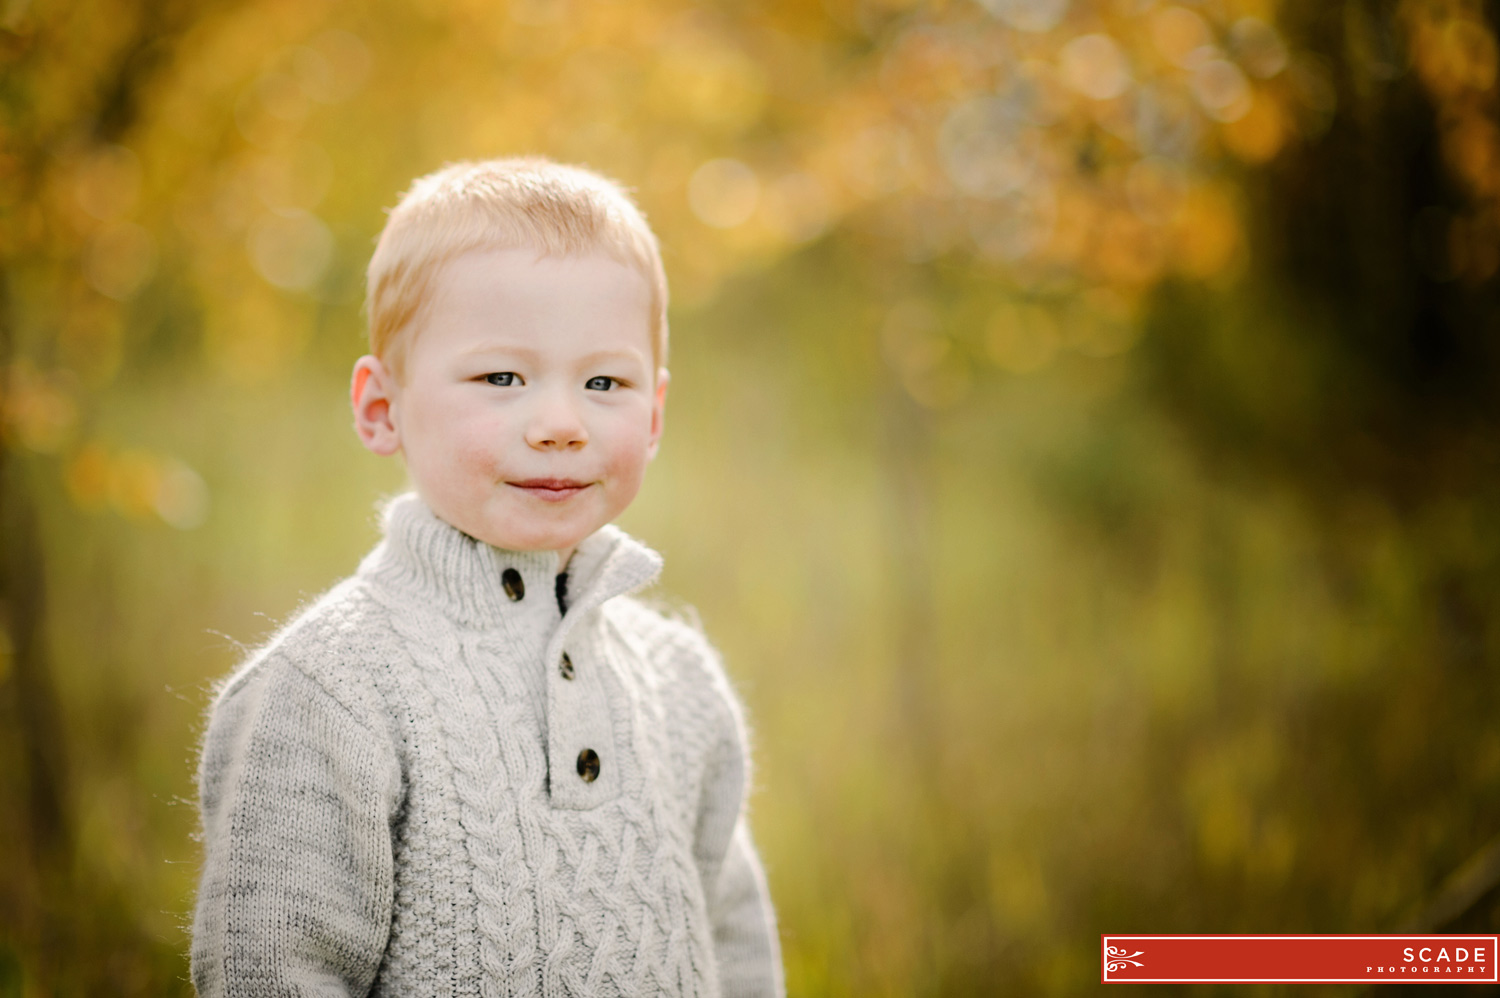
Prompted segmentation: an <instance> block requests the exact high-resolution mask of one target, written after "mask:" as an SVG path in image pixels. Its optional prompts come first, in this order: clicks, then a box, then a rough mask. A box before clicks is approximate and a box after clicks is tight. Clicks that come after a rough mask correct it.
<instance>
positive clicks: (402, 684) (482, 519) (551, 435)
mask: <svg viewBox="0 0 1500 998" xmlns="http://www.w3.org/2000/svg"><path fill="white" fill-rule="evenodd" d="M666 302H667V289H666V280H665V277H664V274H663V271H662V265H661V258H660V256H659V253H658V250H657V244H656V239H655V237H654V235H653V234H652V232H651V230H650V228H649V227H648V226H647V224H646V222H645V220H644V218H643V217H642V216H641V214H640V212H639V211H638V210H637V209H636V207H635V206H634V204H632V203H631V201H630V199H629V197H628V196H627V195H626V194H625V193H624V192H623V191H622V190H621V189H620V188H619V187H618V186H617V185H615V184H614V183H612V182H610V181H608V180H606V179H604V178H602V177H600V176H598V175H596V174H593V173H590V172H588V171H586V170H582V169H578V168H574V167H566V166H560V165H557V164H554V163H551V162H548V161H546V160H541V159H521V160H497V161H492V162H483V163H472V164H459V165H456V166H451V167H449V168H447V169H444V170H441V171H439V172H438V173H435V174H433V175H431V176H428V177H424V178H422V179H421V180H418V181H417V182H416V184H414V185H413V187H412V189H411V190H410V191H409V192H408V193H407V194H406V196H405V197H404V198H403V199H402V201H401V203H400V204H399V205H398V206H397V207H396V209H395V210H394V211H393V212H392V213H391V217H390V220H389V221H388V223H387V224H386V227H385V231H384V233H383V234H382V235H381V238H380V242H379V245H378V246H377V247H376V250H375V255H374V258H373V259H372V260H371V262H370V270H369V319H370V347H371V352H370V354H369V355H368V356H365V357H361V358H360V359H359V361H358V362H357V363H356V364H355V365H354V378H353V385H352V391H351V395H352V402H353V406H354V417H355V427H356V429H357V431H358V433H359V436H360V439H361V440H362V441H363V442H364V444H365V446H366V447H368V448H369V449H370V450H371V451H373V452H375V453H376V454H381V455H391V454H397V453H399V454H401V455H402V456H403V457H404V459H405V463H406V468H407V471H408V473H409V476H410V479H411V482H412V484H413V486H414V487H415V492H414V493H410V494H407V495H404V496H401V497H399V498H397V499H395V500H394V501H392V502H391V503H390V504H389V506H388V507H387V509H386V511H385V518H384V528H385V538H384V540H383V541H382V542H381V543H380V544H379V545H378V546H377V547H376V548H375V549H374V550H373V551H372V552H371V553H370V554H369V555H368V556H367V557H366V558H365V560H364V561H363V563H361V565H360V566H359V570H358V572H356V573H355V575H354V576H353V577H351V578H349V579H346V580H345V581H344V582H342V583H340V584H339V585H338V586H336V587H335V588H334V589H333V590H331V591H330V592H329V593H327V594H326V595H325V596H323V597H322V598H321V599H320V600H319V601H318V602H317V603H316V604H315V605H314V606H312V607H311V608H309V609H308V610H307V611H306V612H304V613H303V614H302V615H301V616H300V617H298V618H297V619H296V620H295V621H293V622H292V623H291V624H290V625H288V626H287V627H286V628H284V629H283V630H282V631H281V632H280V633H279V634H278V635H277V636H276V637H275V638H273V639H272V641H271V642H270V644H269V645H267V646H266V647H265V648H263V649H261V650H260V652H259V653H257V654H256V655H255V656H253V657H252V658H251V660H250V661H249V662H248V663H247V664H246V665H245V666H243V667H242V668H241V669H240V670H239V671H238V672H236V673H235V674H234V675H233V676H232V677H230V679H229V680H228V682H227V684H226V685H225V686H224V687H223V689H222V691H221V692H220V693H219V695H218V698H217V700H216V702H215V703H214V705H213V709H212V714H211V717H210V721H209V726H208V731H207V734H206V736H205V739H204V744H203V757H202V765H201V769H200V774H199V779H200V794H201V803H202V809H203V834H204V852H205V861H204V869H203V879H202V885H201V888H200V891H199V896H198V908H197V914H196V918H195V921H194V925H193V951H192V961H193V981H194V983H195V984H196V985H197V988H198V991H199V993H200V994H202V995H205V996H217V995H231V996H236V995H246V996H251V995H254V996H271V995H352V994H358V995H364V994H379V995H401V996H414V998H416V996H420V998H430V996H434V995H486V996H491V995H494V996H499V995H545V996H553V995H600V996H604V995H679V994H680V995H708V996H712V995H723V996H726V998H729V996H741V995H773V994H779V993H780V992H781V991H782V989H783V986H782V980H781V963H780V950H779V946H778V943H777V938H776V931H775V924H774V919H773V916H772V911H771V906H770V902H769V899H768V897H767V893H766V886H765V878H764V876H763V874H762V872H761V868H760V864H759V861H758V860H757V858H756V854H755V849H754V846H753V845H752V844H751V840H750V836H749V833H748V831H747V828H746V825H745V820H744V799H745V794H746V790H747V787H748V785H749V761H748V757H747V753H746V745H745V732H744V727H743V723H742V720H741V712H740V706H739V704H738V701H737V700H736V699H735V697H734V694H733V692H732V691H731V689H730V686H729V684H728V682H727V680H726V679H725V677H724V673H723V671H722V669H721V667H720V665H719V662H718V659H717V658H716V656H715V654H714V652H713V650H712V649H711V648H710V647H709V646H708V644H707V643H706V641H705V640H704V639H703V638H702V636H701V635H700V634H698V632H697V631H695V630H693V629H692V628H690V627H687V626H684V625H683V624H680V623H677V622H675V621H671V620H668V619H665V618H663V617H661V616H660V615H658V614H656V613H654V612H652V611H651V610H649V609H647V608H646V607H645V606H643V605H642V604H640V603H638V602H636V601H634V600H632V599H630V598H629V597H628V596H627V595H626V594H627V593H629V592H631V591H634V590H636V589H639V588H640V587H642V586H644V585H646V584H648V583H650V582H651V581H652V580H654V579H655V578H656V576H657V574H658V572H659V571H660V566H661V560H660V558H659V556H658V555H657V554H656V553H655V552H653V551H651V550H649V549H648V548H646V547H644V546H643V545H641V544H640V543H638V542H636V541H635V540H633V539H631V538H630V537H628V536H626V535H625V534H624V533H623V532H621V531H620V530H618V529H617V528H615V527H613V526H611V525H610V521H611V520H612V519H614V518H615V516H617V515H618V514H619V513H620V512H621V511H622V510H624V509H625V507H626V506H628V505H629V504H630V501H631V500H632V499H633V498H634V497H635V494H636V491H637V490H638V489H639V488H640V485H641V479H642V476H643V475H644V472H645V470H646V465H647V464H648V463H649V462H650V460H651V458H652V457H653V455H655V453H656V447H657V441H658V439H659V437H660V435H661V429H662V411H663V406H664V404H665V400H666V390H667V371H666V368H665V367H664V363H665V361H666V351H667V324H666Z"/></svg>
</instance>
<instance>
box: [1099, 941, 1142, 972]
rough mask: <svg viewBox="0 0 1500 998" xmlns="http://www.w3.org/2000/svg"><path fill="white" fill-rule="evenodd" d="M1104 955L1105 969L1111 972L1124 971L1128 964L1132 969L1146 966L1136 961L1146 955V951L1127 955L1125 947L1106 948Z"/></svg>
mask: <svg viewBox="0 0 1500 998" xmlns="http://www.w3.org/2000/svg"><path fill="white" fill-rule="evenodd" d="M1104 953H1105V957H1106V960H1105V965H1104V969H1105V970H1108V971H1111V972H1113V971H1116V970H1124V969H1125V965H1126V964H1127V963H1128V964H1130V965H1131V966H1132V967H1144V966H1145V964H1143V963H1141V962H1140V961H1139V960H1137V959H1136V957H1138V956H1143V955H1145V950H1137V951H1136V952H1134V953H1127V952H1125V947H1123V946H1106V947H1104Z"/></svg>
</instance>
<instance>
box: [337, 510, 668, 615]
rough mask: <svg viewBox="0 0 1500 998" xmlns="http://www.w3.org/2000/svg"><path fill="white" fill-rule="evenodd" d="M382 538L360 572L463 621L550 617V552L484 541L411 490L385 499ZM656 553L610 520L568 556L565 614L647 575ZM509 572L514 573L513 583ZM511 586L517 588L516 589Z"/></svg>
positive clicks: (650, 577) (652, 572)
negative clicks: (513, 548)
mask: <svg viewBox="0 0 1500 998" xmlns="http://www.w3.org/2000/svg"><path fill="white" fill-rule="evenodd" d="M382 522H383V526H384V530H385V539H384V540H382V541H381V543H380V544H379V545H377V546H376V548H375V550H373V551H371V552H370V554H369V555H368V556H366V558H365V560H364V562H363V563H362V564H361V565H360V574H361V575H366V576H370V577H373V578H376V579H379V580H380V581H381V582H383V583H385V584H387V585H391V586H393V587H395V588H397V589H399V590H401V591H403V592H405V593H408V594H410V595H411V596H413V597H416V598H418V599H421V600H423V601H424V602H426V603H428V604H429V605H432V606H434V607H435V608H436V609H438V610H440V611H441V612H442V613H443V614H444V615H445V616H448V617H451V618H452V619H454V620H456V621H458V622H459V623H461V624H464V625H466V626H469V627H476V628H487V627H493V626H495V625H496V624H498V623H500V622H501V621H502V620H510V621H511V622H512V623H519V621H518V620H516V619H515V618H517V617H526V618H530V617H533V616H534V617H537V618H538V622H539V623H541V622H543V621H542V619H541V618H543V617H546V618H550V621H551V622H553V623H556V622H557V621H558V618H559V610H558V607H557V599H556V595H555V594H556V588H555V587H556V581H557V569H558V564H557V552H556V551H508V550H504V549H502V548H496V547H491V546H490V545H488V544H486V543H484V542H483V541H480V540H476V539H475V538H473V537H470V536H469V535H468V534H465V533H463V532H462V531H461V530H458V529H457V528H455V527H453V526H450V525H449V524H448V523H446V522H445V521H443V520H441V519H439V518H438V517H437V516H436V515H435V514H434V513H433V512H432V510H430V509H429V508H428V507H427V504H426V503H424V502H423V501H422V500H421V498H419V497H418V496H417V494H416V493H414V492H408V493H405V494H404V495H399V496H397V497H395V498H394V499H392V500H390V502H389V503H387V504H386V506H385V509H384V511H383V515H382ZM661 564H662V562H661V555H659V554H657V553H656V552H655V551H653V550H651V549H650V548H648V547H646V545H644V544H642V543H641V542H639V541H637V540H636V539H634V538H633V537H631V536H630V535H629V534H627V533H625V531H623V530H621V529H619V528H618V527H616V526H614V525H613V524H606V525H605V526H603V527H600V528H599V529H598V530H596V531H595V532H594V533H592V534H590V535H589V536H588V537H586V538H584V540H583V541H582V542H581V543H580V544H579V545H578V547H577V549H576V550H575V551H574V552H573V557H572V558H571V559H570V560H569V562H568V580H567V603H568V613H567V617H566V618H563V619H564V620H566V621H572V620H576V619H577V618H579V617H581V616H583V615H584V614H585V613H587V612H588V611H589V610H592V609H593V608H595V607H597V606H599V605H600V604H602V603H603V602H604V601H605V600H607V599H609V598H610V597H612V596H619V595H622V594H624V593H628V592H631V591H633V590H635V589H639V588H641V587H642V586H645V585H647V584H649V583H651V582H654V581H655V580H656V578H657V576H658V575H660V573H661ZM509 571H514V572H515V573H517V574H519V576H520V584H519V585H517V584H516V581H515V576H514V575H511V576H509V579H510V585H509V586H507V573H508V572H509ZM518 593H519V595H518Z"/></svg>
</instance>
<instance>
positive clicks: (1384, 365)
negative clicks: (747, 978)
mask: <svg viewBox="0 0 1500 998" xmlns="http://www.w3.org/2000/svg"><path fill="white" fill-rule="evenodd" d="M1496 17H1497V6H1496V4H1494V3H1481V2H1478V0H1318V2H1304V3H1293V2H1283V3H1278V2H1276V0H1181V2H1179V3H1176V4H1174V3H1171V2H1167V0H1071V2H1070V0H936V2H933V3H927V4H924V3H919V2H912V0H821V2H818V0H766V2H759V3H723V2H721V3H702V4H697V5H694V4H692V3H688V2H685V0H630V2H627V0H375V2H371V3H365V4H353V3H340V2H335V0H243V2H232V0H196V2H190V0H77V2H73V3H65V4H62V3H48V2H40V0H32V2H28V0H6V2H5V3H3V4H0V65H3V70H0V72H3V75H0V266H3V275H0V276H3V279H0V417H3V437H0V441H3V443H0V520H3V551H0V610H3V616H0V622H3V629H0V853H3V857H4V858H3V860H0V994H3V995H27V996H33V995H52V994H57V995H106V994H108V995H187V994H189V993H190V992H191V988H190V985H189V984H188V983H187V963H186V956H185V953H186V947H187V932H186V926H187V924H188V922H189V920H190V916H191V908H192V901H193V892H194V889H195V881H196V876H197V862H198V845H197V843H196V841H195V840H194V834H195V825H196V814H195V811H194V808H193V804H192V798H193V795H194V790H193V769H194V766H195V754H196V740H197V738H198V735H199V733H200V730H201V717H202V713H203V710H204V708H205V706H206V704H207V702H208V699H209V696H210V695H211V688H212V684H213V682H214V680H215V679H217V678H218V677H220V676H222V675H223V674H225V673H226V672H227V671H228V670H230V669H231V668H232V667H233V665H234V663H235V662H236V661H237V660H238V659H239V658H240V657H241V655H242V654H243V650H244V648H245V647H248V646H253V645H254V644H255V643H257V642H258V641H260V640H262V639H264V638H265V637H266V636H267V635H268V634H269V633H270V632H271V631H272V630H273V629H274V627H275V626H276V624H277V623H278V622H279V621H282V620H285V619H286V618H287V617H288V616H289V615H290V614H292V613H293V612H294V611H295V609H296V608H297V606H298V605H299V604H301V603H302V602H304V601H305V600H307V599H308V598H309V597H311V596H312V595H314V594H316V593H317V592H319V591H320V590H322V589H323V588H325V587H327V586H328V585H330V584H331V583H332V582H333V581H334V580H335V579H337V578H338V577H340V576H341V575H343V574H346V573H347V572H349V571H350V570H352V568H353V567H354V565H355V564H356V562H357V560H358V558H359V557H360V555H361V554H362V553H363V552H364V551H365V550H366V549H367V548H368V547H369V546H370V545H371V544H372V543H373V541H374V539H375V537H376V526H375V519H374V514H373V507H374V503H375V501H376V500H377V498H378V497H380V496H382V495H387V494H390V493H392V492H395V491H397V490H399V489H400V488H401V487H402V472H401V469H400V467H399V466H398V465H397V464H395V463H393V462H382V461H380V460H378V459H376V458H374V457H372V456H370V455H369V454H367V453H366V452H364V451H363V450H362V449H361V448H360V446H359V444H358V442H357V440H356V438H355V436H354V434H353V433H352V432H351V431H350V429H349V424H350V417H349V414H348V411H347V408H346V403H345V386H346V383H347V376H348V370H349V367H350V364H351V362H352V360H353V358H354V357H355V356H357V355H358V354H359V353H360V352H361V344H362V336H363V325H362V316H361V311H360V310H361V297H362V291H363V289H362V273H363V268H364V265H365V263H366V260H367V258H368V254H369V251H370V249H371V247H372V240H373V237H374V236H375V234H376V233H377V232H378V231H379V228H380V225H381V222H382V218H383V214H382V209H383V208H385V207H388V206H389V205H391V204H392V203H394V201H395V199H396V197H397V196H398V194H399V192H400V191H401V190H402V189H403V188H404V187H405V185H406V184H407V183H408V182H409V180H410V179H411V178H412V177H413V176H415V175H417V174H420V173H423V172H426V171H428V170H431V169H433V168H435V167H437V166H439V165H441V164H442V163H444V162H446V161H450V160H454V159H460V158H471V157H479V156H491V155H499V154H510V153H523V152H539V153H544V154H548V155H551V156H554V157H557V158H561V159H565V160H570V161H580V162H584V163H587V164H589V165H591V166H594V167H596V168H598V169H600V170H603V171H605V172H607V173H609V174H612V175H614V176H617V177H619V178H620V179H622V180H623V181H624V182H625V183H626V184H628V185H629V186H631V187H632V188H634V189H635V190H636V192H637V196H638V199H639V200H640V202H641V204H642V206H643V207H644V208H645V210H646V211H647V213H648V215H649V216H650V218H651V219H652V221H653V223H654V224H655V226H656V227H657V229H658V231H659V233H660V235H661V237H662V239H663V242H664V244H665V246H666V254H667V255H666V262H667V268H668V272H669V274H670V277H671V280H672V283H673V293H674V304H673V311H672V323H673V348H672V349H673V352H672V368H673V373H674V377H673V382H672V405H671V407H670V409H669V418H668V432H667V435H666V438H665V446H664V449H663V452H662V455H661V457H660V458H659V460H658V461H657V463H656V465H655V467H654V469H653V471H652V476H651V479H650V481H649V482H648V484H647V487H646V489H645V491H644V492H643V493H642V495H641V498H640V499H639V500H638V501H637V503H636V505H635V506H634V507H633V508H632V509H631V510H630V511H629V512H628V514H627V516H626V517H625V520H624V525H625V526H626V527H627V528H628V529H630V530H632V531H633V532H635V533H637V534H638V535H639V536H641V537H642V538H644V539H645V540H647V541H648V542H649V543H651V544H652V545H654V546H656V547H657V548H658V549H659V550H661V551H662V552H663V553H664V554H665V556H666V560H667V570H666V574H665V576H664V580H663V586H662V588H661V589H660V590H659V595H661V597H662V598H664V599H666V600H668V601H669V602H676V603H679V604H691V605H692V606H695V607H696V608H697V610H698V612H699V613H700V614H701V616H702V619H703V621H704V623H705V626H706V628H707V630H708V633H709V634H710V635H711V636H712V637H713V639H714V640H715V641H716V642H717V643H718V645H719V646H720V647H721V649H722V650H723V651H724V653H725V656H726V658H727V660H728V662H729V665H730V668H731V670H732V671H733V673H734V675H735V676H736V678H737V681H738V683H739V685H740V688H741V690H742V692H743V695H744V698H745V700H746V702H747V704H748V706H749V709H750V712H751V715H752V717H753V719H754V721H755V723H756V753H757V756H756V758H757V763H758V775H757V784H758V787H759V790H758V793H757V795H756V796H755V798H754V802H753V822H754V827H755V830H756V834H757V835H758V837H759V840H760V843H761V848H762V851H763V854H764V857H765V860H766V863H767V866H768V869H769V875H770V879H771V885H772V889H773V892H774V895H775V899H776V901H777V903H778V907H779V912H780V918H781V931H782V939H783V944H784V947H785V953H786V965H787V973H788V982H789V985H790V990H791V992H792V994H793V995H825V994H827V995H860V996H865V995H893V996H894V995H928V994H932V995H936V994H944V995H949V994H951V995H962V994H991V993H1001V992H1004V993H1011V994H1023V995H1025V994H1037V995H1042V994H1047V995H1051V994H1058V995H1063V994H1077V993H1082V992H1085V991H1088V990H1090V989H1091V988H1092V987H1093V986H1095V982H1097V980H1098V974H1099V956H1098V952H1099V938H1098V937H1099V933H1101V932H1170V931H1179V932H1182V931H1186V932H1232V931H1250V932H1340V931H1341V932H1369V931H1395V930H1399V929H1402V928H1407V927H1412V928H1424V929H1428V930H1443V929H1450V930H1458V929H1463V930H1467V931H1481V930H1487V931H1496V928H1497V925H1500V916H1497V913H1496V911H1497V903H1500V900H1497V899H1500V890H1497V889H1496V884H1497V882H1500V845H1496V844H1494V842H1500V840H1494V841H1493V842H1492V837H1493V836H1495V835H1496V834H1497V833H1500V725H1497V723H1496V719H1497V717H1500V672H1497V668H1500V621H1497V614H1496V611H1497V609H1500V434H1497V429H1500V427H1497V423H1500V294H1497V280H1496V271H1497V267H1500V124H1497V121H1500V118H1497V115H1500V103H1497V89H1496V72H1497V49H1496V39H1495V24H1496Z"/></svg>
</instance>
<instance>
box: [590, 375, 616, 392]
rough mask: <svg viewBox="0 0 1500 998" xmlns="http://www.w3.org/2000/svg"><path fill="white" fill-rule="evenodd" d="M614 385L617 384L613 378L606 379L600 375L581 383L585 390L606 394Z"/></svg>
mask: <svg viewBox="0 0 1500 998" xmlns="http://www.w3.org/2000/svg"><path fill="white" fill-rule="evenodd" d="M616 384H618V382H617V381H615V379H614V378H611V377H607V376H605V375H603V374H601V375H599V376H597V377H593V378H590V379H589V380H587V381H585V382H584V383H583V387H585V388H591V389H593V390H595V391H600V392H607V391H609V390H610V389H611V388H613V387H614V386H615V385H616Z"/></svg>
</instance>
